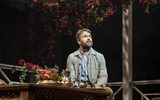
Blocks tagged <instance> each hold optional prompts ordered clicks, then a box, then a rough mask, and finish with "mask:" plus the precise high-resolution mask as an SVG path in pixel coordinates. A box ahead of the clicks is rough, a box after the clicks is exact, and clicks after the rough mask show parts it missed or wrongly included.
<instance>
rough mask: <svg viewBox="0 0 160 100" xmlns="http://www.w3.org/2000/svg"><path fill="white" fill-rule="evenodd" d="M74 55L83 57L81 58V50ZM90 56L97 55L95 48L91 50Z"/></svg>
mask: <svg viewBox="0 0 160 100" xmlns="http://www.w3.org/2000/svg"><path fill="white" fill-rule="evenodd" d="M74 55H75V56H79V57H81V56H80V55H81V51H80V48H79V49H78V50H77V51H75V52H74ZM89 55H96V51H95V50H94V49H93V48H90V50H89Z"/></svg>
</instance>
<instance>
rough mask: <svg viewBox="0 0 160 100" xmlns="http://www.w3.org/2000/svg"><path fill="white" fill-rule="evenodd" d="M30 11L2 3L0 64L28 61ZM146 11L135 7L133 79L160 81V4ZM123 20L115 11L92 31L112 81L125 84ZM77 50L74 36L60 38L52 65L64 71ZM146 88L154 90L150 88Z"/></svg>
mask: <svg viewBox="0 0 160 100" xmlns="http://www.w3.org/2000/svg"><path fill="white" fill-rule="evenodd" d="M27 10H28V9H25V8H23V9H18V8H16V7H13V6H10V5H8V4H7V3H4V2H1V3H0V63H4V64H13V65H17V61H18V60H19V59H20V58H24V59H29V57H30V55H28V52H29V45H30V44H29V40H28V34H27V32H26V31H25V23H26V22H25V21H26V18H27V15H26V12H27ZM144 11H145V8H144V7H142V6H139V5H137V4H134V8H133V80H153V79H159V78H160V48H159V43H160V5H155V6H151V7H150V13H149V14H148V13H144ZM121 19H122V18H121V12H116V13H115V14H114V15H113V16H112V17H109V18H108V19H107V20H106V21H105V22H103V23H102V26H101V27H98V28H95V29H94V30H93V31H92V33H93V34H92V35H93V41H94V48H95V49H96V50H97V51H99V52H101V53H103V54H104V56H105V58H106V62H107V69H108V74H109V82H117V81H122V20H121ZM77 48H78V45H77V43H76V41H75V37H74V36H70V37H66V36H61V37H59V39H58V40H57V47H56V48H55V49H56V55H57V56H56V60H55V61H54V62H53V64H55V63H56V64H58V65H60V66H62V68H65V65H66V59H67V56H68V54H69V53H71V52H73V51H75V50H76V49H77ZM36 63H37V62H36ZM40 63H41V62H39V64H40ZM154 88H155V90H156V88H157V86H155V87H154ZM143 89H144V88H143ZM145 89H146V91H151V90H150V89H151V88H149V87H148V88H145Z"/></svg>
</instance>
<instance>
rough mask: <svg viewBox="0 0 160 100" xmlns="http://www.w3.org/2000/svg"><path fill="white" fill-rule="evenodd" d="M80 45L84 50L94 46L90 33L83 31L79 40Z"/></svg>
mask: <svg viewBox="0 0 160 100" xmlns="http://www.w3.org/2000/svg"><path fill="white" fill-rule="evenodd" d="M77 42H78V44H79V45H80V46H82V47H83V48H90V47H92V45H93V41H92V36H91V34H90V33H89V32H86V31H83V32H82V33H81V34H80V36H79V38H78V40H77Z"/></svg>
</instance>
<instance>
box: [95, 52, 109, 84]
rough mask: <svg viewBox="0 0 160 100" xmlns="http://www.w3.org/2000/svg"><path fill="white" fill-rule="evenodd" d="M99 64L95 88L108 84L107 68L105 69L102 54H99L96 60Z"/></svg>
mask: <svg viewBox="0 0 160 100" xmlns="http://www.w3.org/2000/svg"><path fill="white" fill-rule="evenodd" d="M98 62H99V74H98V79H97V83H96V85H97V86H101V85H102V86H106V84H107V82H108V73H107V68H106V61H105V58H104V56H103V55H102V54H100V56H99V58H98Z"/></svg>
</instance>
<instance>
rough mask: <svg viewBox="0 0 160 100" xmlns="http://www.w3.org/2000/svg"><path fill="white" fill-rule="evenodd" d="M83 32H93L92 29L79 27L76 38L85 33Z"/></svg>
mask: <svg viewBox="0 0 160 100" xmlns="http://www.w3.org/2000/svg"><path fill="white" fill-rule="evenodd" d="M83 32H88V33H91V31H90V30H89V29H87V28H83V29H79V30H78V31H77V33H76V39H78V38H79V36H80V34H81V33H83Z"/></svg>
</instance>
